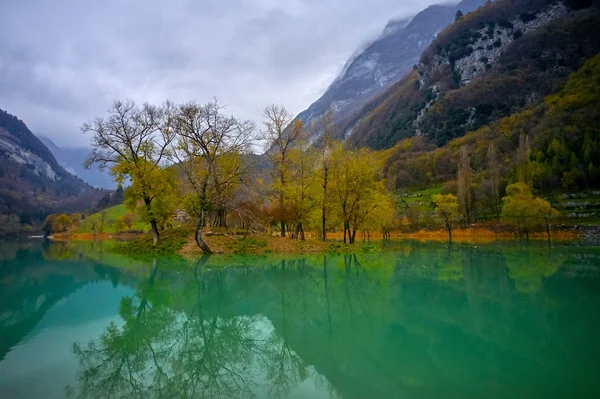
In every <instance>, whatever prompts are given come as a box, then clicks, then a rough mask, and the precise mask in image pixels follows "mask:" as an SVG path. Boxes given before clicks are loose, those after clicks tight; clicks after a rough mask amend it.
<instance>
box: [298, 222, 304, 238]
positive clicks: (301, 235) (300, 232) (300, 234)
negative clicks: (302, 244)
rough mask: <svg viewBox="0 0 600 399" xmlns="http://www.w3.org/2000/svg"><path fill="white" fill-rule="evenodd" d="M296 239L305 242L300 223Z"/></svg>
mask: <svg viewBox="0 0 600 399" xmlns="http://www.w3.org/2000/svg"><path fill="white" fill-rule="evenodd" d="M298 238H300V240H301V241H305V238H304V227H302V222H300V223H298Z"/></svg>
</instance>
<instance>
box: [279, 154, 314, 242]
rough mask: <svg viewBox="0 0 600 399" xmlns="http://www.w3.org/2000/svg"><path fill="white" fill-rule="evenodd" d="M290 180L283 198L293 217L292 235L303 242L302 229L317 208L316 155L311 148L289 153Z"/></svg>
mask: <svg viewBox="0 0 600 399" xmlns="http://www.w3.org/2000/svg"><path fill="white" fill-rule="evenodd" d="M290 163H291V166H290V180H289V183H288V184H287V185H286V188H285V198H286V199H287V202H288V204H289V209H290V211H291V215H292V217H293V220H292V224H293V226H294V229H295V231H294V232H293V233H292V235H293V236H294V237H296V238H299V239H301V240H302V241H304V238H305V237H304V229H305V227H307V225H308V224H309V223H310V221H311V215H312V214H313V213H314V212H313V211H314V210H316V209H317V207H318V206H319V186H318V181H317V180H318V175H317V173H316V171H315V165H316V163H317V154H316V153H315V151H314V150H313V149H311V148H307V149H302V148H296V149H294V150H293V151H292V152H291V153H290Z"/></svg>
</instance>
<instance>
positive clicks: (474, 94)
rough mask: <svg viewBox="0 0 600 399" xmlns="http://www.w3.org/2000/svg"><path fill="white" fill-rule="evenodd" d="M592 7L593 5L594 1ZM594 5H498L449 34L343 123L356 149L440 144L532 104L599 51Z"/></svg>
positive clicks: (533, 1) (525, 0)
mask: <svg viewBox="0 0 600 399" xmlns="http://www.w3.org/2000/svg"><path fill="white" fill-rule="evenodd" d="M589 3H592V1H591V0H590V1H589ZM598 11H599V10H598V8H597V7H585V2H582V1H576V2H571V3H562V2H558V1H555V0H512V1H511V0H498V1H495V2H493V3H488V4H486V5H485V6H484V7H480V8H479V9H477V10H476V11H473V12H471V13H469V14H466V15H465V16H464V17H462V18H461V19H460V20H459V21H457V22H456V23H454V24H452V25H450V26H449V27H447V28H446V29H444V30H443V31H442V32H441V33H440V34H439V35H438V36H437V37H436V39H435V41H434V42H433V43H432V44H431V45H430V46H429V47H428V48H427V49H426V50H425V51H424V52H423V55H422V57H421V59H420V62H419V63H418V66H417V69H415V70H413V71H411V72H410V73H409V74H407V75H405V76H404V77H403V78H402V79H401V80H400V81H399V82H398V83H396V84H395V85H393V86H392V87H390V88H389V89H388V90H386V91H385V92H384V93H382V94H380V95H379V96H377V97H376V98H374V99H373V100H371V101H370V102H368V103H367V104H366V105H364V106H363V107H362V108H361V109H360V110H358V111H356V112H355V113H354V114H353V115H351V116H350V117H348V118H346V119H345V120H344V121H343V122H342V123H340V130H341V131H342V132H344V133H345V134H346V135H347V136H349V137H348V139H349V141H350V142H351V143H352V144H355V145H358V146H361V145H366V146H369V147H372V148H378V149H382V148H389V147H392V146H394V145H395V144H396V143H397V142H398V141H400V140H402V139H406V138H410V137H413V136H422V137H424V138H425V139H427V140H429V142H431V143H433V144H435V145H437V146H441V145H444V144H445V143H447V142H448V141H449V140H452V139H453V138H456V137H461V136H463V135H464V134H465V133H467V132H468V131H472V130H476V129H478V128H480V127H482V126H485V125H487V124H489V123H492V122H494V121H496V120H498V119H500V118H502V117H505V116H508V115H511V114H513V113H517V112H519V111H521V110H523V109H525V108H528V107H532V106H535V105H536V104H538V103H539V102H541V101H542V100H543V98H544V97H545V96H547V95H549V94H551V93H554V92H555V91H557V90H558V89H560V86H561V85H562V84H563V83H564V82H565V80H566V78H567V76H568V75H569V74H570V73H572V72H575V71H576V70H577V69H579V68H580V67H581V66H582V65H583V63H584V62H585V61H586V60H587V59H589V58H591V57H592V56H594V55H595V54H596V53H598V52H599V51H600V35H598V34H597V31H596V30H597V26H598V25H597V24H598V23H600V19H599V17H598Z"/></svg>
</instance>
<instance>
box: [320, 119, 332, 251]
mask: <svg viewBox="0 0 600 399" xmlns="http://www.w3.org/2000/svg"><path fill="white" fill-rule="evenodd" d="M321 131H322V136H321V139H320V142H319V143H318V145H317V148H318V151H319V154H320V165H319V169H320V171H321V187H322V188H323V195H322V197H323V198H322V204H321V239H322V240H323V242H325V241H327V210H328V209H327V208H328V206H327V205H328V200H329V198H328V196H327V194H328V191H327V189H328V183H329V173H330V169H331V153H332V147H333V138H334V137H335V125H334V123H333V112H332V111H330V112H328V113H327V114H326V115H325V116H324V117H323V118H322V119H321Z"/></svg>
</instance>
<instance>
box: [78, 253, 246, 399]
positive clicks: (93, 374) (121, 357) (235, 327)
mask: <svg viewBox="0 0 600 399" xmlns="http://www.w3.org/2000/svg"><path fill="white" fill-rule="evenodd" d="M158 271H159V266H158V262H157V260H156V259H155V260H154V262H153V268H152V271H151V273H150V276H149V278H148V279H147V281H146V282H144V283H143V284H141V287H140V289H139V290H138V292H137V293H136V295H135V297H125V298H123V299H122V301H121V306H120V309H119V314H120V316H121V319H122V323H119V324H117V323H111V324H110V326H109V327H108V328H107V329H106V331H105V332H104V333H103V334H102V336H101V337H100V338H99V339H97V340H93V341H91V342H90V343H89V344H88V345H87V346H80V345H79V344H75V345H74V348H73V351H74V353H75V355H76V356H77V358H78V359H79V361H80V364H81V366H82V371H81V372H80V374H79V382H80V386H79V388H78V389H76V388H73V387H69V388H68V390H67V392H68V393H69V394H70V396H76V397H82V398H84V397H100V396H102V397H106V396H108V397H134V398H135V397H168V396H172V397H203V398H216V397H230V398H236V397H250V396H252V392H251V389H250V388H251V386H252V383H251V381H252V378H251V377H252V376H251V374H250V368H249V366H250V365H251V363H252V359H254V354H255V352H256V350H257V347H258V346H257V341H256V340H255V339H254V338H253V337H254V334H253V331H252V327H251V321H250V319H249V318H244V317H236V318H223V317H221V316H220V315H219V313H218V312H211V311H210V309H207V306H206V303H205V302H206V299H211V300H212V299H214V300H217V301H219V298H221V297H222V295H219V293H218V292H217V295H215V296H212V295H211V292H210V289H209V288H216V289H217V291H218V290H220V289H222V287H223V286H222V285H221V284H218V283H217V284H212V282H211V283H210V284H206V282H205V281H203V274H202V273H201V272H200V273H197V274H196V276H197V280H196V281H194V282H192V284H190V285H187V286H185V287H183V289H181V290H178V291H175V292H173V291H172V290H171V288H172V287H171V286H170V284H169V282H168V281H162V282H161V284H155V282H156V279H157V274H158ZM216 278H217V279H218V278H219V276H218V274H217V275H216ZM216 305H217V306H216V307H217V308H218V307H219V303H217V304H216Z"/></svg>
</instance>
